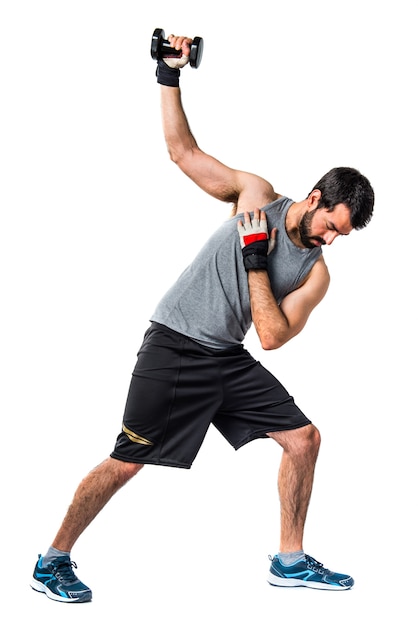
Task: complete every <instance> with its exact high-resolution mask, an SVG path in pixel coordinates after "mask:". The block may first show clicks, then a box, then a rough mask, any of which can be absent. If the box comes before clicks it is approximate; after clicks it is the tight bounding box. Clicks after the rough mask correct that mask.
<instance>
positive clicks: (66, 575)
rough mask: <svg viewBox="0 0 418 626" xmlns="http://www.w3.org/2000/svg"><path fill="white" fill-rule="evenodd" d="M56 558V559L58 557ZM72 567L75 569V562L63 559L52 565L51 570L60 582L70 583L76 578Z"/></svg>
mask: <svg viewBox="0 0 418 626" xmlns="http://www.w3.org/2000/svg"><path fill="white" fill-rule="evenodd" d="M56 560H57V561H58V560H59V559H56ZM73 567H74V568H75V569H77V563H74V561H70V560H69V559H63V560H62V561H60V563H57V564H56V565H54V566H53V568H52V571H53V574H54V576H55V577H56V578H57V579H58V580H59V581H60V583H64V584H71V583H74V582H76V581H77V580H78V578H77V576H76V575H75V574H74V572H73Z"/></svg>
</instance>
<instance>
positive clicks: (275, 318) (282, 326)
mask: <svg viewBox="0 0 418 626" xmlns="http://www.w3.org/2000/svg"><path fill="white" fill-rule="evenodd" d="M248 288H249V291H250V304H251V316H252V320H253V324H254V326H255V329H256V331H257V335H258V337H259V339H260V343H261V346H262V348H263V349H264V350H275V349H276V348H280V347H281V346H282V345H283V344H284V343H286V342H287V341H288V340H289V339H290V338H291V337H292V336H293V335H292V333H291V331H290V326H289V323H288V320H287V318H286V316H285V315H284V313H283V311H282V310H281V308H280V306H279V305H278V304H277V302H276V299H275V297H274V295H273V292H272V290H271V285H270V279H269V276H268V273H267V271H266V270H251V271H249V272H248Z"/></svg>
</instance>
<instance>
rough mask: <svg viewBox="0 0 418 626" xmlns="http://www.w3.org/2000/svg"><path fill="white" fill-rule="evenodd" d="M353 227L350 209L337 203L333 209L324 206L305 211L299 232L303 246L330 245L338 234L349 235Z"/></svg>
mask: <svg viewBox="0 0 418 626" xmlns="http://www.w3.org/2000/svg"><path fill="white" fill-rule="evenodd" d="M352 230H353V227H352V226H351V223H350V210H349V209H348V208H347V207H346V205H345V204H337V205H335V207H334V210H333V211H328V209H326V208H322V209H312V210H311V211H306V213H305V214H304V215H303V217H302V219H301V221H300V224H299V234H300V238H301V241H302V244H303V245H304V246H305V248H315V247H317V246H325V245H327V246H330V245H331V244H332V242H333V241H334V239H335V238H336V237H338V235H349V234H350V233H351V231H352Z"/></svg>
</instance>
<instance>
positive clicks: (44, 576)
mask: <svg viewBox="0 0 418 626" xmlns="http://www.w3.org/2000/svg"><path fill="white" fill-rule="evenodd" d="M73 567H75V568H76V567H77V565H76V564H75V563H74V561H70V558H69V557H68V556H60V557H58V558H56V559H54V560H53V561H51V562H50V563H48V565H45V567H44V566H43V562H42V556H41V555H39V558H38V562H37V563H36V565H35V570H34V572H33V579H32V582H31V583H30V586H31V587H32V589H35V591H40V592H41V593H46V595H47V596H48V598H50V599H51V600H58V602H90V600H91V598H92V593H91V589H89V588H88V587H86V585H84V584H83V583H82V582H81V580H78V578H77V576H76V575H75V574H74V572H73Z"/></svg>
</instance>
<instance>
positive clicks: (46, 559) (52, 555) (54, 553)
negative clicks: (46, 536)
mask: <svg viewBox="0 0 418 626" xmlns="http://www.w3.org/2000/svg"><path fill="white" fill-rule="evenodd" d="M59 556H68V557H69V556H70V553H69V552H63V551H62V550H57V549H56V548H53V547H52V546H51V547H50V548H49V550H48V552H46V553H45V554H44V556H43V557H42V563H43V564H44V565H48V563H50V562H51V561H53V560H54V559H56V558H57V557H59Z"/></svg>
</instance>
